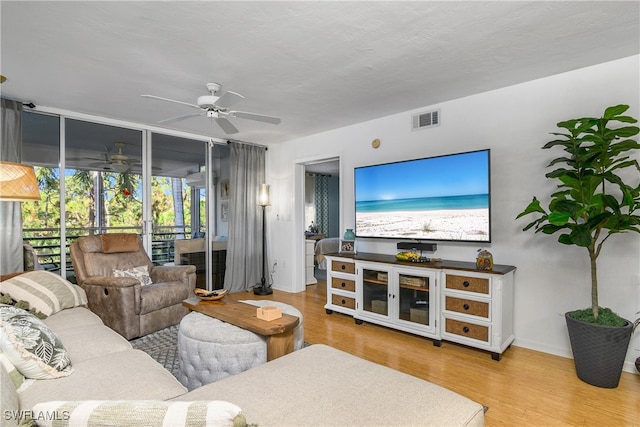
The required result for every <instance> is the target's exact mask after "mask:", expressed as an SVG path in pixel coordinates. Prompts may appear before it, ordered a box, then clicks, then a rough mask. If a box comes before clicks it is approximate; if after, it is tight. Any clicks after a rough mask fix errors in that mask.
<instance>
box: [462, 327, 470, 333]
mask: <svg viewBox="0 0 640 427" xmlns="http://www.w3.org/2000/svg"><path fill="white" fill-rule="evenodd" d="M462 332H464V333H465V334H468V333H469V327H468V326H465V327H464V328H462Z"/></svg>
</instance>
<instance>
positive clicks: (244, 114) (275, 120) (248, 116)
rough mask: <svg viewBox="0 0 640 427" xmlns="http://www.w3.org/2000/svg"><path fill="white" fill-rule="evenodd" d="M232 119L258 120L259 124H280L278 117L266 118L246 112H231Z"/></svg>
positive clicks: (262, 115)
mask: <svg viewBox="0 0 640 427" xmlns="http://www.w3.org/2000/svg"><path fill="white" fill-rule="evenodd" d="M229 115H230V116H231V117H239V118H241V119H248V120H257V121H259V122H265V123H271V124H273V125H277V124H280V122H281V120H280V118H278V117H272V116H265V115H264V114H256V113H248V112H246V111H229Z"/></svg>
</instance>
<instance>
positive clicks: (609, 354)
mask: <svg viewBox="0 0 640 427" xmlns="http://www.w3.org/2000/svg"><path fill="white" fill-rule="evenodd" d="M564 317H565V319H566V322H567V329H568V330H569V339H570V340H571V351H572V352H573V359H574V363H575V367H576V374H577V375H578V378H580V379H581V380H582V381H584V382H586V383H588V384H591V385H594V386H597V387H603V388H615V387H617V386H618V383H619V382H620V375H621V374H622V367H623V366H624V358H625V356H626V355H627V349H628V348H629V341H630V340H631V332H632V331H633V324H632V323H631V322H629V321H627V325H626V326H622V327H614V326H601V325H593V324H591V323H585V322H581V321H579V320H575V319H574V318H572V317H571V316H569V313H565V315H564Z"/></svg>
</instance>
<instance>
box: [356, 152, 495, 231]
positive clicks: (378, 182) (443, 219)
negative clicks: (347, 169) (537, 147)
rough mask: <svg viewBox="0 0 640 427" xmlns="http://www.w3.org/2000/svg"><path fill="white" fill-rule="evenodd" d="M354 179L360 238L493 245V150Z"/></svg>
mask: <svg viewBox="0 0 640 427" xmlns="http://www.w3.org/2000/svg"><path fill="white" fill-rule="evenodd" d="M354 174H355V176H354V178H355V197H356V203H355V213H356V236H357V237H386V238H398V239H424V240H459V241H478V242H487V241H490V236H489V229H490V227H489V223H490V222H489V221H490V218H489V215H490V212H489V206H490V200H489V199H490V196H489V187H490V184H489V151H488V150H483V151H476V152H470V153H461V154H453V155H448V156H442V157H431V158H426V159H418V160H410V161H405V162H398V163H387V164H383V165H375V166H366V167H361V168H356V169H355V171H354Z"/></svg>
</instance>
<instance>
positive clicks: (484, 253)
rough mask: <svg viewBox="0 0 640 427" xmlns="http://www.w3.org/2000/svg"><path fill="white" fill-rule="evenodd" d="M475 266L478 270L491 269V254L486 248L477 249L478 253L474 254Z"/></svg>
mask: <svg viewBox="0 0 640 427" xmlns="http://www.w3.org/2000/svg"><path fill="white" fill-rule="evenodd" d="M476 267H477V268H478V270H492V269H493V255H492V254H491V252H489V251H488V250H486V249H478V255H477V256H476Z"/></svg>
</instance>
